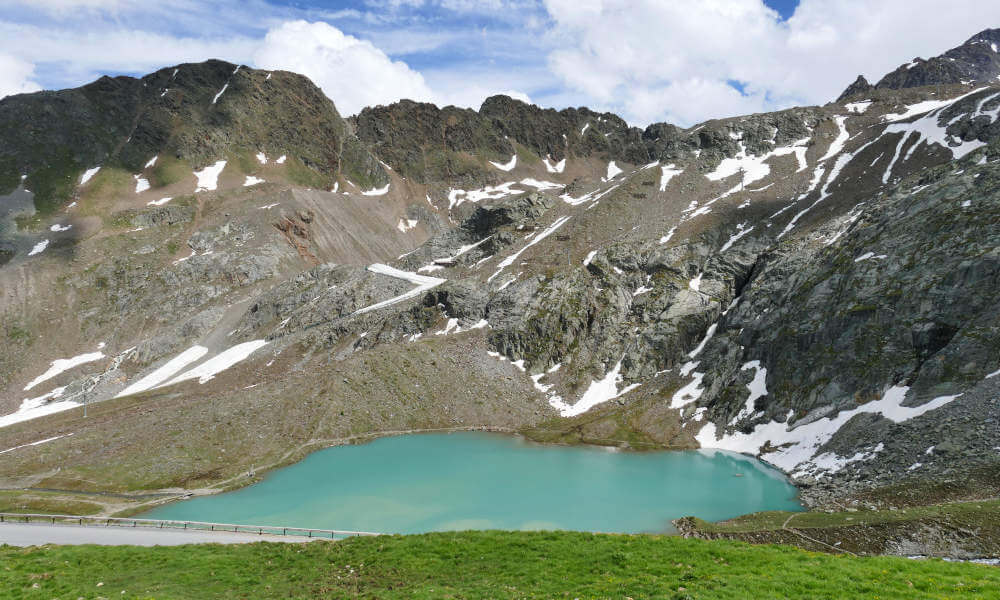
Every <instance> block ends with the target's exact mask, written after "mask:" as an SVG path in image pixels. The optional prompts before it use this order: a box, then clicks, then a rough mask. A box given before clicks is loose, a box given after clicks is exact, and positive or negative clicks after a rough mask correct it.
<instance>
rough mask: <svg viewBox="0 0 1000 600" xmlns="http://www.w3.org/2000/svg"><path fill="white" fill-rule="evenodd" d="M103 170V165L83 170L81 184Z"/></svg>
mask: <svg viewBox="0 0 1000 600" xmlns="http://www.w3.org/2000/svg"><path fill="white" fill-rule="evenodd" d="M100 170H101V167H94V168H93V169H87V170H86V171H84V172H83V176H81V177H80V185H83V184H85V183H87V182H88V181H90V179H91V178H92V177H93V176H94V175H97V172H98V171H100Z"/></svg>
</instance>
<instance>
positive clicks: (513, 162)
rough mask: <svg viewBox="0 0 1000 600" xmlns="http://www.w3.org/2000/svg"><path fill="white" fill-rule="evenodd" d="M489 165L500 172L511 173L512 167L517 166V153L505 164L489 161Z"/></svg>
mask: <svg viewBox="0 0 1000 600" xmlns="http://www.w3.org/2000/svg"><path fill="white" fill-rule="evenodd" d="M489 162H490V164H491V165H493V166H494V167H496V168H498V169H500V170H501V171H513V170H514V167H516V166H517V153H515V154H514V156H511V157H510V160H509V161H507V162H505V163H498V162H493V161H492V160H491V161H489Z"/></svg>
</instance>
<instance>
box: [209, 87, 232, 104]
mask: <svg viewBox="0 0 1000 600" xmlns="http://www.w3.org/2000/svg"><path fill="white" fill-rule="evenodd" d="M227 87H229V82H226V85H224V86H222V89H221V90H219V93H218V94H216V95H215V97H214V98H212V104H215V103H216V102H218V101H219V96H221V95H222V93H223V92H225V91H226V88H227Z"/></svg>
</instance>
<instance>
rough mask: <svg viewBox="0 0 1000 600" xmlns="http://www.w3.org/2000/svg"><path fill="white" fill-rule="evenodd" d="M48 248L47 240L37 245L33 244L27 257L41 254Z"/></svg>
mask: <svg viewBox="0 0 1000 600" xmlns="http://www.w3.org/2000/svg"><path fill="white" fill-rule="evenodd" d="M48 247H49V240H47V239H46V240H42V241H40V242H38V243H37V244H35V245H34V246H33V247H32V248H31V250H30V251H29V252H28V256H34V255H36V254H41V253H42V252H44V251H45V249H46V248H48Z"/></svg>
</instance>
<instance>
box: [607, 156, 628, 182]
mask: <svg viewBox="0 0 1000 600" xmlns="http://www.w3.org/2000/svg"><path fill="white" fill-rule="evenodd" d="M622 173H624V171H622V170H621V169H620V168H619V167H618V165H616V164H615V161H611V162H609V163H608V176H607V177H605V178H604V181H611V180H612V179H614V178H615V177H617V176H618V175H621V174H622Z"/></svg>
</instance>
